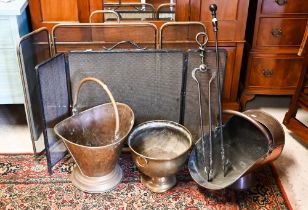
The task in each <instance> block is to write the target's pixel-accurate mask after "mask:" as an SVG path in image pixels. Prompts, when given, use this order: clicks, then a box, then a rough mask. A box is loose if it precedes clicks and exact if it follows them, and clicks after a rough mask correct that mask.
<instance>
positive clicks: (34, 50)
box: [18, 30, 51, 144]
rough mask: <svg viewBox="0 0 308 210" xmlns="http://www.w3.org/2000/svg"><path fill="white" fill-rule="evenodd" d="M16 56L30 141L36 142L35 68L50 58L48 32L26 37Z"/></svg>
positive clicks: (39, 129) (38, 126)
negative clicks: (19, 67) (18, 62)
mask: <svg viewBox="0 0 308 210" xmlns="http://www.w3.org/2000/svg"><path fill="white" fill-rule="evenodd" d="M18 54H19V56H20V57H19V59H20V64H21V65H20V66H21V77H22V84H23V89H24V97H25V108H26V112H27V118H28V124H29V127H30V131H31V137H32V141H37V140H38V139H39V138H40V136H41V134H42V120H41V119H42V116H41V109H40V101H39V93H38V87H37V77H36V72H35V66H36V65H37V64H39V63H41V62H42V61H44V60H46V59H49V58H50V57H51V55H50V45H49V33H48V31H47V30H42V31H39V32H34V33H31V34H30V35H27V36H26V37H25V38H24V39H23V40H22V41H21V42H20V44H19V49H18ZM34 144H35V143H34Z"/></svg>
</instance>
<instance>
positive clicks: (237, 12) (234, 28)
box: [29, 0, 249, 110]
mask: <svg viewBox="0 0 308 210" xmlns="http://www.w3.org/2000/svg"><path fill="white" fill-rule="evenodd" d="M102 2H103V1H102V0H66V1H60V0H29V4H30V13H31V18H32V25H33V27H34V28H39V27H41V26H47V27H49V29H50V28H51V27H52V26H53V25H54V24H56V23H59V22H63V21H70V22H88V17H89V14H90V13H91V12H92V11H94V10H99V9H102V8H103V5H102ZM153 2H154V1H153ZM213 3H215V4H217V7H218V10H217V18H218V21H219V22H218V24H219V34H218V39H219V47H222V48H225V49H226V50H227V53H228V55H227V69H226V76H225V82H224V94H223V106H224V108H226V109H235V110H238V109H239V107H240V106H239V100H238V87H239V78H240V71H241V65H242V56H243V48H244V43H245V29H246V21H247V13H248V5H249V0H177V1H176V15H175V16H176V20H177V21H201V22H203V23H204V24H205V25H206V27H207V32H208V34H209V44H208V46H210V47H213V46H214V33H213V30H212V23H211V19H212V17H211V13H210V11H209V5H210V4H213ZM64 11H65V12H64ZM151 22H153V23H155V24H156V25H157V27H158V28H160V26H161V25H162V21H151Z"/></svg>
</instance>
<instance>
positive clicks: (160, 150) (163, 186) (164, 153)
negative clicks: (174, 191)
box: [128, 120, 192, 192]
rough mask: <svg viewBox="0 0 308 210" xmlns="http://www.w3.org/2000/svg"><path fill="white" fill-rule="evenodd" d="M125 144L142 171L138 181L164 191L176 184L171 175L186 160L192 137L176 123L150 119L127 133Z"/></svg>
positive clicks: (154, 189) (155, 189) (158, 190)
mask: <svg viewBox="0 0 308 210" xmlns="http://www.w3.org/2000/svg"><path fill="white" fill-rule="evenodd" d="M128 146H129V148H130V149H131V151H132V157H133V160H134V162H135V164H136V166H137V168H138V169H139V170H140V171H141V172H142V174H141V182H142V183H143V184H144V185H145V186H146V187H147V188H149V189H150V190H151V191H153V192H165V191H167V190H168V189H170V188H172V187H173V186H174V185H175V184H176V176H175V174H176V173H177V172H178V171H179V170H180V169H181V168H182V167H183V166H184V164H185V163H186V159H187V156H188V152H189V150H190V148H191V146H192V136H191V133H190V132H189V131H188V130H187V129H186V128H185V127H184V126H182V125H180V124H178V123H175V122H172V121H168V120H153V121H147V122H144V123H142V124H140V125H138V126H137V127H136V128H135V129H134V130H133V131H132V132H131V134H130V135H129V137H128Z"/></svg>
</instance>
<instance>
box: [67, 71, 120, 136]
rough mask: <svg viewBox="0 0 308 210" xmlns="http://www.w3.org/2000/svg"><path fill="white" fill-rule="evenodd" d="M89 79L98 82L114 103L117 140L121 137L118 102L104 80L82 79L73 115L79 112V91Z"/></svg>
mask: <svg viewBox="0 0 308 210" xmlns="http://www.w3.org/2000/svg"><path fill="white" fill-rule="evenodd" d="M89 81H92V82H95V83H96V84H98V85H100V86H101V87H102V88H103V89H104V90H105V91H106V93H107V95H108V97H109V98H110V101H111V103H112V106H113V109H114V113H115V123H116V125H115V140H117V139H118V138H119V136H120V135H119V127H120V126H119V124H120V123H119V122H120V120H119V111H118V107H117V105H116V102H115V100H114V98H113V95H112V93H111V92H110V90H109V88H108V87H107V85H105V84H104V83H103V82H102V81H100V80H99V79H96V78H94V77H86V78H84V79H82V80H81V81H80V82H79V84H78V87H77V91H76V93H75V97H74V103H73V109H72V112H73V115H75V114H78V109H77V102H78V95H79V91H80V88H81V86H82V85H83V84H84V83H85V82H89Z"/></svg>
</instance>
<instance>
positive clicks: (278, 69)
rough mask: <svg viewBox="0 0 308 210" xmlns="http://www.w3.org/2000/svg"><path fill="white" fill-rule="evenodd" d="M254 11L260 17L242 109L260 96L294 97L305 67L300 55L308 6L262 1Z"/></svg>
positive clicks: (249, 62) (271, 0) (243, 93)
mask: <svg viewBox="0 0 308 210" xmlns="http://www.w3.org/2000/svg"><path fill="white" fill-rule="evenodd" d="M251 7H255V8H256V17H255V20H254V33H253V34H251V35H253V36H252V37H251V38H252V39H251V40H252V49H251V51H250V52H249V57H248V64H247V70H246V75H245V80H244V90H243V92H242V94H241V105H242V108H245V105H246V103H247V102H248V101H249V100H252V99H253V98H254V97H255V95H256V94H265V95H292V94H293V93H294V90H295V87H296V85H297V82H298V80H299V76H300V72H301V70H302V68H303V65H304V57H303V56H297V55H296V53H297V51H298V48H299V46H300V44H301V41H302V37H303V35H304V33H305V26H306V22H307V20H308V4H307V2H305V1H287V0H275V1H273V0H259V1H257V2H255V4H252V5H251ZM251 35H250V36H251ZM248 36H249V34H248ZM248 39H250V37H248Z"/></svg>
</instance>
